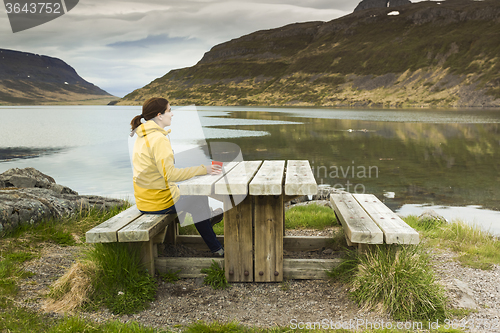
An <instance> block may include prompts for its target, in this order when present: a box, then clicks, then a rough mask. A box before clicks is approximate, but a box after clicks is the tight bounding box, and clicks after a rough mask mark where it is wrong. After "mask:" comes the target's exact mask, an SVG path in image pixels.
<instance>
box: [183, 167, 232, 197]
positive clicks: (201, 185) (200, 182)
mask: <svg viewBox="0 0 500 333" xmlns="http://www.w3.org/2000/svg"><path fill="white" fill-rule="evenodd" d="M238 163H239V162H228V163H224V165H223V167H222V168H223V172H222V174H219V175H210V174H208V175H203V176H196V177H193V178H189V179H187V180H184V181H182V182H178V183H177V185H178V186H179V191H180V193H181V195H211V194H213V193H214V186H215V183H216V182H218V181H219V180H221V179H222V178H223V177H224V174H226V173H228V172H229V171H231V170H232V169H233V168H234V167H235V166H237V165H238Z"/></svg>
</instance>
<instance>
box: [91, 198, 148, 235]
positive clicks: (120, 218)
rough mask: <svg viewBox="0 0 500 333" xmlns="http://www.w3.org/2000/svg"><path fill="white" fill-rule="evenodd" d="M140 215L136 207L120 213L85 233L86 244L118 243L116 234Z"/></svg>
mask: <svg viewBox="0 0 500 333" xmlns="http://www.w3.org/2000/svg"><path fill="white" fill-rule="evenodd" d="M141 215H142V213H141V212H140V211H139V209H137V206H136V205H133V206H132V207H130V208H128V209H126V210H124V211H123V212H120V213H119V214H117V215H115V216H113V217H112V218H110V219H109V220H107V221H105V222H103V223H101V224H99V225H98V226H96V227H94V228H92V229H90V230H89V231H87V232H86V233H85V238H86V242H87V243H113V242H117V241H118V236H117V232H118V230H120V229H121V228H123V227H125V226H126V225H127V224H129V223H131V222H132V221H134V220H135V219H137V218H138V217H139V216H141Z"/></svg>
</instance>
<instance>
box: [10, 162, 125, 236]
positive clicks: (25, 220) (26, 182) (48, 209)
mask: <svg viewBox="0 0 500 333" xmlns="http://www.w3.org/2000/svg"><path fill="white" fill-rule="evenodd" d="M125 204H126V203H125V201H123V200H118V199H112V198H105V197H100V196H95V195H78V193H77V192H76V191H73V190H72V189H70V188H69V187H66V186H62V185H59V184H56V182H55V180H54V179H53V178H52V177H50V176H48V175H46V174H43V173H42V172H40V171H38V170H36V169H34V168H25V169H18V168H14V169H9V170H7V171H5V172H4V173H2V174H0V232H4V231H9V230H13V229H15V228H17V227H18V226H21V225H24V224H31V225H33V224H36V223H37V222H39V221H41V220H43V219H46V218H56V219H57V218H62V217H67V216H71V215H73V214H75V213H76V212H78V211H79V210H81V209H89V208H92V207H96V208H101V209H109V208H111V207H116V206H123V205H125Z"/></svg>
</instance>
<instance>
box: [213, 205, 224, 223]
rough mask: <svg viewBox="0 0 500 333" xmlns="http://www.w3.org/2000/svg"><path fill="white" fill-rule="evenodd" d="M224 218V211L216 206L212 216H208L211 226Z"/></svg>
mask: <svg viewBox="0 0 500 333" xmlns="http://www.w3.org/2000/svg"><path fill="white" fill-rule="evenodd" d="M223 218H224V211H223V210H222V209H221V208H217V209H216V210H214V211H212V217H211V218H210V224H211V225H212V227H213V226H214V225H216V224H217V223H219V222H220V221H222V219H223Z"/></svg>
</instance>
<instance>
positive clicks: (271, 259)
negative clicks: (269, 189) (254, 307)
mask: <svg viewBox="0 0 500 333" xmlns="http://www.w3.org/2000/svg"><path fill="white" fill-rule="evenodd" d="M254 200H255V205H254V207H255V208H254V212H255V213H254V218H255V221H254V223H255V237H254V242H255V281H256V282H280V281H283V223H284V221H283V211H284V210H283V194H282V195H259V196H256V197H255V199H254Z"/></svg>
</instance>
